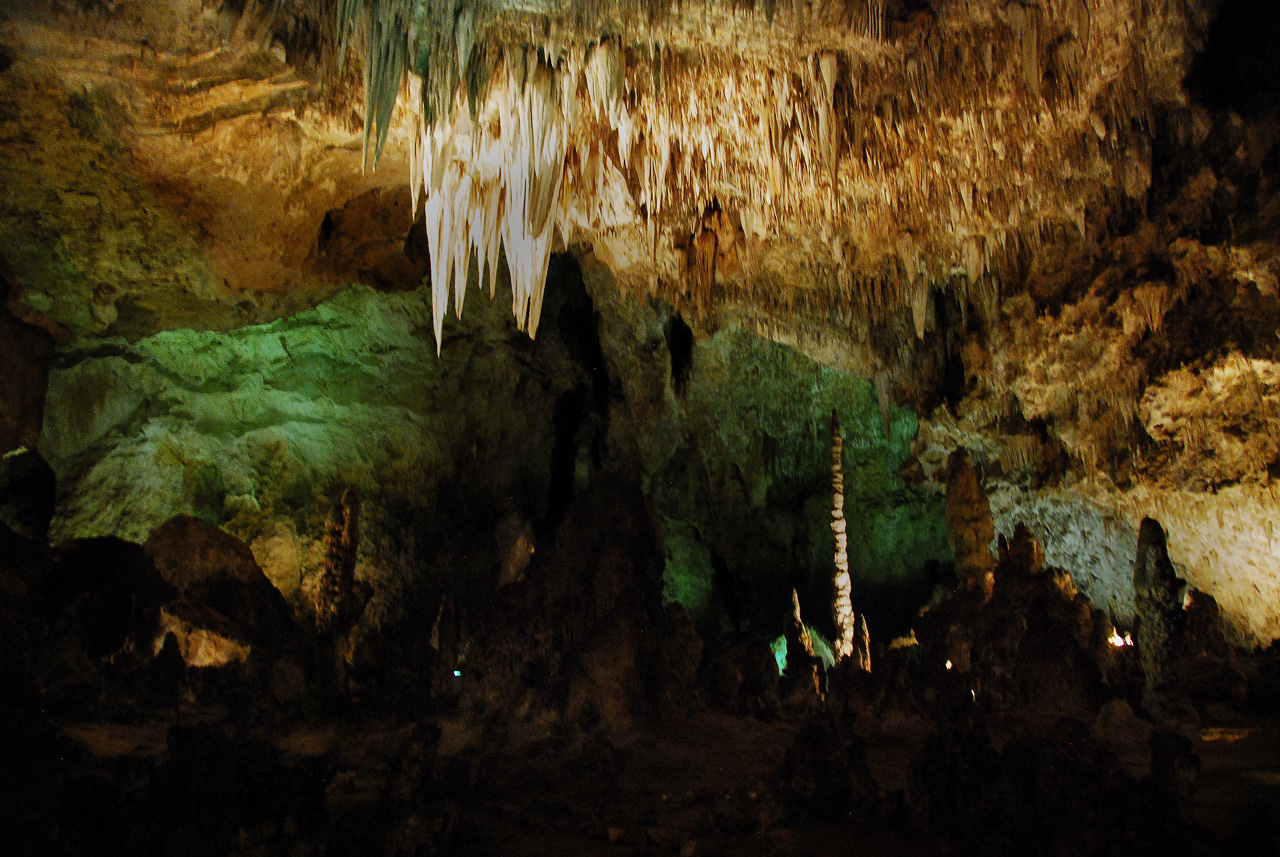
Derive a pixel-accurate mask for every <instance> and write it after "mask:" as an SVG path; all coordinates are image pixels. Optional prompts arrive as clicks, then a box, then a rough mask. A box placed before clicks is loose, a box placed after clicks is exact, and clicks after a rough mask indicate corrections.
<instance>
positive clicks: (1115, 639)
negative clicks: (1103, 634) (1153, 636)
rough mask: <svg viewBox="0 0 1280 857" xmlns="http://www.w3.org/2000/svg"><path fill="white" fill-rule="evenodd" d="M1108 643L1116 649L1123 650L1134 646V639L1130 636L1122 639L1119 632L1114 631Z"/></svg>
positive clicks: (1108, 638) (1126, 635)
mask: <svg viewBox="0 0 1280 857" xmlns="http://www.w3.org/2000/svg"><path fill="white" fill-rule="evenodd" d="M1107 642H1108V643H1110V644H1111V645H1112V646H1113V647H1114V648H1117V649H1123V648H1124V647H1125V646H1132V645H1133V637H1130V636H1129V635H1128V634H1125V635H1124V636H1123V637H1121V636H1120V632H1119V631H1117V630H1115V629H1112V631H1111V636H1110V637H1107Z"/></svg>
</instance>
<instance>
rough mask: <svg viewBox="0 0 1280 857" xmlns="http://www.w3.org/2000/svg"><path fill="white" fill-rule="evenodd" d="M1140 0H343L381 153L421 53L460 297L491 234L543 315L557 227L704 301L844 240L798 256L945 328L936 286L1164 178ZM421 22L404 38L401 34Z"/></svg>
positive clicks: (984, 284) (984, 295)
mask: <svg viewBox="0 0 1280 857" xmlns="http://www.w3.org/2000/svg"><path fill="white" fill-rule="evenodd" d="M1133 2H1136V0H1127V2H1125V3H1121V4H1118V7H1122V8H1115V9H1112V8H1107V9H1099V10H1093V11H1092V12H1090V11H1087V10H1085V7H1084V5H1083V4H1082V3H1081V2H1079V0H1063V2H1058V3H1052V4H1047V5H1044V6H1023V5H1022V4H1019V3H1010V4H1007V5H1006V4H995V3H991V4H984V3H978V4H973V3H968V4H959V3H948V4H943V8H942V9H941V10H939V13H938V16H937V17H930V16H913V17H911V18H909V19H907V20H895V21H892V22H890V21H886V17H885V16H886V8H885V4H884V3H883V2H876V0H869V2H863V3H858V2H851V3H823V4H795V5H793V6H790V7H788V6H786V5H785V4H784V5H783V6H782V7H779V8H776V9H775V8H773V6H772V4H748V5H744V4H741V3H727V2H709V3H707V4H705V5H704V6H703V7H701V9H700V12H699V14H683V15H680V16H669V15H667V14H666V13H665V12H664V11H662V8H661V7H660V6H656V5H654V4H649V3H641V2H600V3H593V4H587V5H581V4H564V3H552V2H547V3H542V4H537V3H535V4H524V5H521V6H520V7H519V8H516V7H513V6H511V5H510V4H506V3H497V2H474V3H455V4H452V7H451V9H452V11H447V10H446V11H441V10H440V9H438V8H437V7H436V6H429V7H427V8H420V4H415V3H409V2H407V1H406V0H378V2H374V0H368V2H367V3H365V4H356V3H352V2H344V3H343V4H340V5H341V10H340V13H341V15H342V16H345V17H344V18H342V20H343V21H344V22H345V23H343V24H342V25H341V26H340V30H339V31H340V32H342V33H350V32H354V31H355V29H358V28H353V27H352V24H351V22H352V21H353V20H355V19H356V17H359V16H356V12H358V11H360V10H363V17H359V20H362V21H364V22H365V23H364V24H363V25H361V26H362V27H363V29H360V32H363V33H365V38H366V54H367V55H368V57H369V59H368V60H367V65H368V66H369V68H368V70H367V75H366V77H367V83H368V92H369V95H368V101H369V106H368V111H369V113H370V114H371V115H372V116H373V117H374V118H373V119H371V120H370V122H371V124H368V126H367V127H368V128H369V129H371V130H372V131H373V132H376V134H377V135H378V141H377V142H376V144H375V156H376V154H377V153H378V152H379V151H380V150H381V145H382V144H381V140H382V137H383V135H384V134H385V128H386V123H385V122H384V119H386V118H388V117H389V113H388V111H387V104H388V102H387V97H388V93H391V92H393V91H396V90H398V87H399V85H400V81H401V78H402V77H403V74H404V71H405V70H406V69H407V70H408V71H409V72H411V73H412V74H413V75H414V77H415V78H416V79H415V81H414V83H413V84H412V85H411V86H410V87H409V95H410V97H409V99H408V101H409V105H410V108H411V109H412V110H413V111H414V112H415V113H416V115H417V121H418V124H419V132H418V133H417V135H416V137H417V139H416V140H415V141H414V145H415V148H416V150H415V153H414V157H413V160H414V166H413V170H414V176H413V183H414V185H415V186H421V187H422V188H423V189H424V191H425V195H426V199H427V206H428V230H429V234H430V235H431V240H432V248H433V257H434V256H436V255H437V251H436V248H439V251H438V255H440V256H443V257H445V258H444V259H443V260H436V261H435V263H434V270H433V275H434V276H433V280H435V281H438V282H434V284H433V289H434V293H433V296H434V298H435V300H436V301H437V303H438V304H439V305H440V306H438V308H437V315H438V317H439V318H442V317H443V312H444V308H443V305H444V304H446V303H447V294H448V288H449V286H448V281H449V280H450V279H451V277H450V274H451V273H452V279H453V281H454V285H453V295H454V305H455V309H459V308H460V307H461V305H462V298H461V289H460V288H459V287H460V285H462V284H465V281H466V276H467V269H468V266H469V259H470V256H471V254H472V253H474V254H475V256H476V258H477V260H478V262H479V267H480V268H481V273H482V276H488V277H492V274H493V269H494V267H495V266H496V261H495V260H496V258H497V248H498V244H499V242H501V244H502V245H503V246H504V247H505V249H506V255H507V258H508V263H509V265H510V267H511V271H512V280H513V285H514V286H515V287H516V289H517V291H518V293H519V294H518V295H517V297H516V301H515V304H516V306H515V307H514V310H515V314H516V317H517V320H518V321H519V323H520V324H521V326H522V327H526V328H527V329H528V330H529V331H530V333H534V332H536V328H537V316H538V312H537V310H538V308H539V306H540V300H541V288H542V281H543V279H544V278H545V261H544V259H545V256H546V254H547V253H548V252H550V251H549V248H550V246H551V245H552V243H553V241H555V240H556V239H557V238H558V240H559V241H562V242H566V243H567V242H570V241H573V240H579V239H587V240H591V241H592V243H593V244H594V246H595V250H596V253H597V255H599V256H600V257H601V258H602V259H603V260H604V261H606V263H608V264H610V266H611V267H612V268H614V270H615V273H618V274H619V275H620V279H621V280H622V282H623V285H624V287H626V286H627V283H628V282H630V283H632V285H633V286H639V287H642V288H645V289H648V290H649V291H650V292H651V293H652V292H655V291H660V290H662V289H663V288H664V287H663V286H662V285H661V284H662V283H663V282H664V281H666V282H668V283H670V282H682V283H685V286H684V287H683V288H684V289H687V291H688V292H690V293H691V294H690V297H692V298H693V299H694V303H695V305H697V306H706V305H708V304H709V303H710V301H709V300H708V297H709V296H710V294H711V293H713V291H714V292H715V293H716V294H719V295H724V294H726V291H727V293H729V294H732V293H736V292H740V291H741V290H742V289H744V288H748V287H749V286H748V283H749V281H751V280H753V279H756V278H759V277H761V276H766V275H767V274H768V272H769V269H770V267H771V266H777V265H784V266H785V265H787V264H788V262H789V259H790V258H791V257H793V256H803V257H805V258H807V259H810V260H815V261H817V262H819V263H820V264H819V265H818V266H817V267H816V268H812V267H811V266H806V268H809V269H808V270H806V269H804V268H795V267H793V268H792V271H791V273H792V274H793V278H794V279H795V280H797V281H798V283H806V284H805V285H800V286H798V287H799V288H804V289H809V288H813V287H814V286H815V285H818V284H819V283H821V285H823V286H824V288H823V289H821V290H820V293H817V294H815V296H813V298H812V301H816V302H818V303H821V304H823V305H824V306H827V305H829V307H828V308H834V307H837V306H840V305H843V304H844V303H846V302H847V303H852V304H853V305H854V306H856V307H858V311H859V314H860V315H864V316H870V317H872V318H875V317H878V316H880V315H882V314H884V313H886V312H891V311H895V310H897V309H900V308H906V309H908V310H909V311H910V314H911V317H912V320H913V322H914V326H915V331H916V334H917V336H918V337H920V338H923V337H924V336H925V335H926V333H927V331H928V329H929V328H930V326H931V324H932V320H931V310H930V305H931V303H932V301H931V299H930V295H931V293H932V291H933V290H935V289H948V290H953V291H955V292H956V295H957V298H958V299H959V301H960V303H961V305H962V308H964V307H967V306H968V305H970V304H972V305H973V306H976V307H979V308H984V307H989V306H990V305H992V304H993V303H994V300H995V298H996V297H997V296H998V294H999V293H1000V290H1001V284H1002V283H1003V282H1006V281H1008V280H1009V279H1011V278H1013V277H1014V276H1016V275H1017V273H1018V270H1019V268H1018V266H1019V265H1020V262H1019V260H1020V259H1021V258H1023V256H1024V255H1025V253H1026V252H1027V250H1028V249H1034V248H1035V247H1036V246H1039V244H1041V243H1043V242H1053V241H1055V240H1059V239H1060V238H1061V237H1062V236H1063V235H1064V234H1068V233H1072V232H1074V233H1077V234H1083V233H1085V232H1086V231H1087V227H1086V223H1085V210H1086V207H1087V206H1089V205H1093V204H1100V205H1106V204H1109V203H1110V200H1109V199H1107V198H1102V197H1100V196H1099V194H1100V193H1101V194H1111V193H1115V192H1116V191H1114V190H1113V189H1114V188H1123V193H1124V194H1127V195H1129V196H1134V197H1141V196H1143V195H1144V194H1145V191H1146V186H1147V183H1148V182H1149V179H1150V170H1149V166H1146V164H1147V163H1148V162H1149V145H1148V144H1147V143H1146V142H1145V140H1146V136H1145V135H1146V134H1147V131H1146V130H1145V129H1146V128H1147V127H1149V126H1148V125H1147V124H1144V121H1143V118H1142V117H1144V116H1146V115H1148V114H1149V110H1150V108H1149V105H1148V103H1147V100H1146V99H1147V96H1146V94H1145V93H1146V89H1145V87H1144V86H1143V82H1144V80H1145V75H1144V73H1143V71H1142V68H1141V65H1142V59H1141V56H1140V50H1141V44H1140V42H1139V41H1136V39H1137V35H1132V36H1130V37H1128V38H1118V37H1117V36H1116V35H1115V34H1116V32H1117V31H1118V30H1117V27H1115V26H1113V24H1114V23H1115V21H1113V20H1112V19H1113V18H1114V19H1116V20H1119V16H1123V15H1126V14H1128V7H1129V6H1130V5H1132V3H1133ZM353 10H355V11H353ZM353 16H355V17H353ZM406 20H407V21H408V22H409V23H408V25H407V26H406V27H405V29H404V31H403V32H398V31H396V29H395V22H400V21H406ZM1171 26H1172V25H1171ZM397 38H398V39H399V40H400V41H401V42H404V43H405V44H407V45H408V47H407V48H406V49H405V50H404V51H403V52H401V51H400V48H399V47H392V46H388V45H386V44H384V42H385V41H386V40H388V39H390V40H395V39H397ZM402 56H403V57H404V59H403V62H402V60H401V58H402ZM1103 68H1106V69H1110V70H1111V71H1109V72H1108V73H1107V74H1102V73H1101V69H1103ZM1104 173H1106V174H1109V175H1111V176H1112V178H1111V179H1109V180H1107V181H1104V182H1101V183H1100V182H1098V178H1099V177H1100V176H1102V175H1103V174H1104ZM713 205H714V207H715V208H716V209H718V210H723V211H732V212H734V217H735V219H736V221H737V222H738V223H740V229H741V234H742V236H741V237H742V242H741V244H740V245H739V246H738V247H737V248H736V249H735V254H736V261H735V265H732V266H727V267H722V266H719V265H718V264H716V263H717V260H718V256H717V253H718V252H719V250H718V248H717V249H713V247H712V245H713V243H715V242H713V238H715V239H717V240H721V239H723V237H724V234H723V232H721V231H719V230H713V232H714V233H715V234H714V235H709V234H708V230H707V228H706V227H705V226H698V225H697V224H698V222H699V221H700V219H701V218H702V217H703V216H704V213H705V212H706V211H707V210H708V209H709V208H710V207H712V206H713ZM923 212H932V215H931V216H930V217H928V218H926V217H923V216H922V213H923ZM800 225H803V231H804V235H803V236H800V235H797V234H796V233H795V229H796V227H797V226H800ZM691 227H693V230H692V238H689V239H686V237H685V236H689V235H690V229H691ZM682 249H683V252H680V251H681V250H682ZM824 271H825V272H824ZM830 279H834V282H835V285H836V286H837V287H838V288H835V289H832V288H827V286H829V285H830V282H828V280H830ZM794 287H797V284H792V286H789V288H794ZM793 302H794V301H793V300H792V299H787V300H785V301H784V303H786V304H791V303H793ZM438 325H439V321H437V326H438Z"/></svg>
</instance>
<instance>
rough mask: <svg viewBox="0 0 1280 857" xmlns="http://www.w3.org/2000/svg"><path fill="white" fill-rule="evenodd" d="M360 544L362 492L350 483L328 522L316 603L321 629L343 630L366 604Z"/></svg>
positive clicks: (332, 632) (319, 628) (325, 632)
mask: <svg viewBox="0 0 1280 857" xmlns="http://www.w3.org/2000/svg"><path fill="white" fill-rule="evenodd" d="M359 545H360V494H359V492H358V491H356V489H355V488H354V487H348V488H347V489H346V490H345V491H343V492H342V499H341V500H340V501H339V502H338V503H337V504H335V505H334V507H333V509H332V510H330V512H329V518H328V520H327V521H326V523H325V533H324V565H323V566H321V568H320V587H319V593H318V595H317V603H316V627H317V628H318V630H319V631H320V632H321V633H324V634H340V633H342V632H343V631H345V630H346V629H347V628H349V627H350V626H351V624H352V623H353V622H354V621H355V619H356V618H357V617H358V616H359V613H360V610H362V609H363V608H364V604H363V599H361V598H360V594H359V593H358V592H357V591H356V580H355V570H356V550H357V548H358V547H359Z"/></svg>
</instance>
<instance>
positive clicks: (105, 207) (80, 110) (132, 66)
mask: <svg viewBox="0 0 1280 857" xmlns="http://www.w3.org/2000/svg"><path fill="white" fill-rule="evenodd" d="M110 5H111V6H112V10H107V9H105V7H104V8H102V9H97V8H95V7H94V6H93V5H92V4H90V5H89V6H88V7H86V8H89V9H90V11H88V12H84V11H78V12H65V13H59V11H58V10H59V4H32V6H33V7H39V8H36V9H35V10H34V11H30V10H28V14H23V13H22V11H18V12H13V13H10V14H13V15H14V17H13V19H12V20H10V21H8V22H4V23H2V24H0V42H3V43H4V44H6V45H9V46H11V48H12V51H13V53H14V55H15V57H14V59H15V60H16V61H15V62H14V63H13V64H12V66H11V67H10V68H9V69H8V70H7V71H5V72H4V73H3V74H0V152H2V154H0V181H2V182H3V184H4V187H5V188H6V194H5V198H4V199H3V200H2V201H0V252H3V254H4V255H5V256H6V257H7V259H8V261H9V264H10V267H11V268H12V269H13V272H14V276H15V279H16V280H17V282H18V284H19V287H20V288H19V290H18V294H16V295H13V296H11V298H12V299H13V302H14V303H15V304H17V305H18V306H19V309H20V311H22V312H23V313H25V314H34V315H38V316H43V317H44V318H46V319H48V320H49V321H51V322H53V324H55V325H57V326H60V327H62V328H64V329H66V330H67V331H69V332H71V333H73V334H77V335H86V334H103V333H106V334H112V335H125V336H128V337H130V338H136V337H138V336H142V335H146V334H148V333H151V332H154V331H156V330H161V329H169V328H177V327H197V328H223V329H225V328H230V327H235V326H238V325H243V324H246V323H253V322H256V321H263V320H269V319H272V318H275V317H278V316H280V315H285V314H289V313H291V312H294V311H297V310H298V309H302V308H305V307H307V306H310V305H313V304H314V303H316V302H317V301H318V300H320V299H322V298H323V297H325V296H326V295H327V294H329V293H331V292H332V291H333V290H334V288H335V287H336V285H338V284H339V283H333V282H329V280H330V279H332V278H328V277H324V276H320V275H319V272H317V270H316V266H315V264H314V262H315V259H314V255H315V250H316V239H317V234H318V232H319V229H320V225H321V222H322V221H323V219H324V215H325V212H326V211H328V210H330V209H334V208H339V207H341V206H342V205H343V204H344V203H346V202H347V201H348V200H350V199H352V198H354V197H357V196H359V195H361V194H363V193H365V192H366V191H369V190H370V189H372V188H377V187H380V186H388V185H402V184H403V183H404V182H405V179H406V178H407V168H406V169H403V170H396V169H394V165H393V163H389V164H388V166H387V168H386V169H385V170H384V171H383V172H382V173H381V174H379V175H377V176H363V175H362V174H361V170H360V143H361V140H360V135H359V131H360V128H361V122H360V119H359V117H358V116H357V115H355V114H354V113H353V112H352V110H351V109H350V107H345V108H344V107H340V105H342V104H344V103H345V102H344V96H343V93H344V91H345V90H344V88H343V86H342V85H341V84H339V85H335V86H330V87H326V86H323V85H322V83H321V81H320V76H319V73H318V71H317V68H318V66H317V64H316V59H315V57H314V56H312V58H311V60H310V61H309V64H308V62H303V61H302V60H299V61H298V67H295V66H293V65H291V64H289V63H286V62H285V59H284V56H285V51H284V50H283V49H282V48H281V46H280V44H279V43H278V42H277V43H275V47H274V49H273V48H272V44H273V43H272V35H271V34H272V30H271V29H270V28H265V29H262V30H255V29H254V27H255V26H256V25H263V26H265V25H264V24H263V21H262V19H260V18H254V17H253V16H246V17H244V18H234V17H233V18H228V17H227V16H226V15H220V14H217V13H216V11H215V7H216V6H217V4H202V3H200V2H187V0H172V2H168V3H115V4H110ZM206 6H207V7H208V8H205V7H206ZM37 13H39V14H37ZM255 21H256V25H255V24H254V22H255ZM305 35H306V34H305V33H304V34H302V35H301V36H300V38H302V37H303V36H305ZM303 40H304V41H305V39H303ZM326 97H327V98H328V99H329V101H328V102H325V101H324V99H325V98H326ZM401 136H402V137H407V135H401ZM396 152H397V150H396V148H395V144H393V146H392V149H391V154H392V155H393V156H394V155H395V154H396ZM393 160H394V158H393ZM400 163H401V164H402V165H403V164H404V160H403V149H402V147H401V150H400ZM402 217H403V218H404V219H405V221H406V228H407V222H408V218H409V213H408V212H407V211H405V212H404V214H403V215H402ZM400 237H401V238H403V235H401V236H400Z"/></svg>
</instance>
